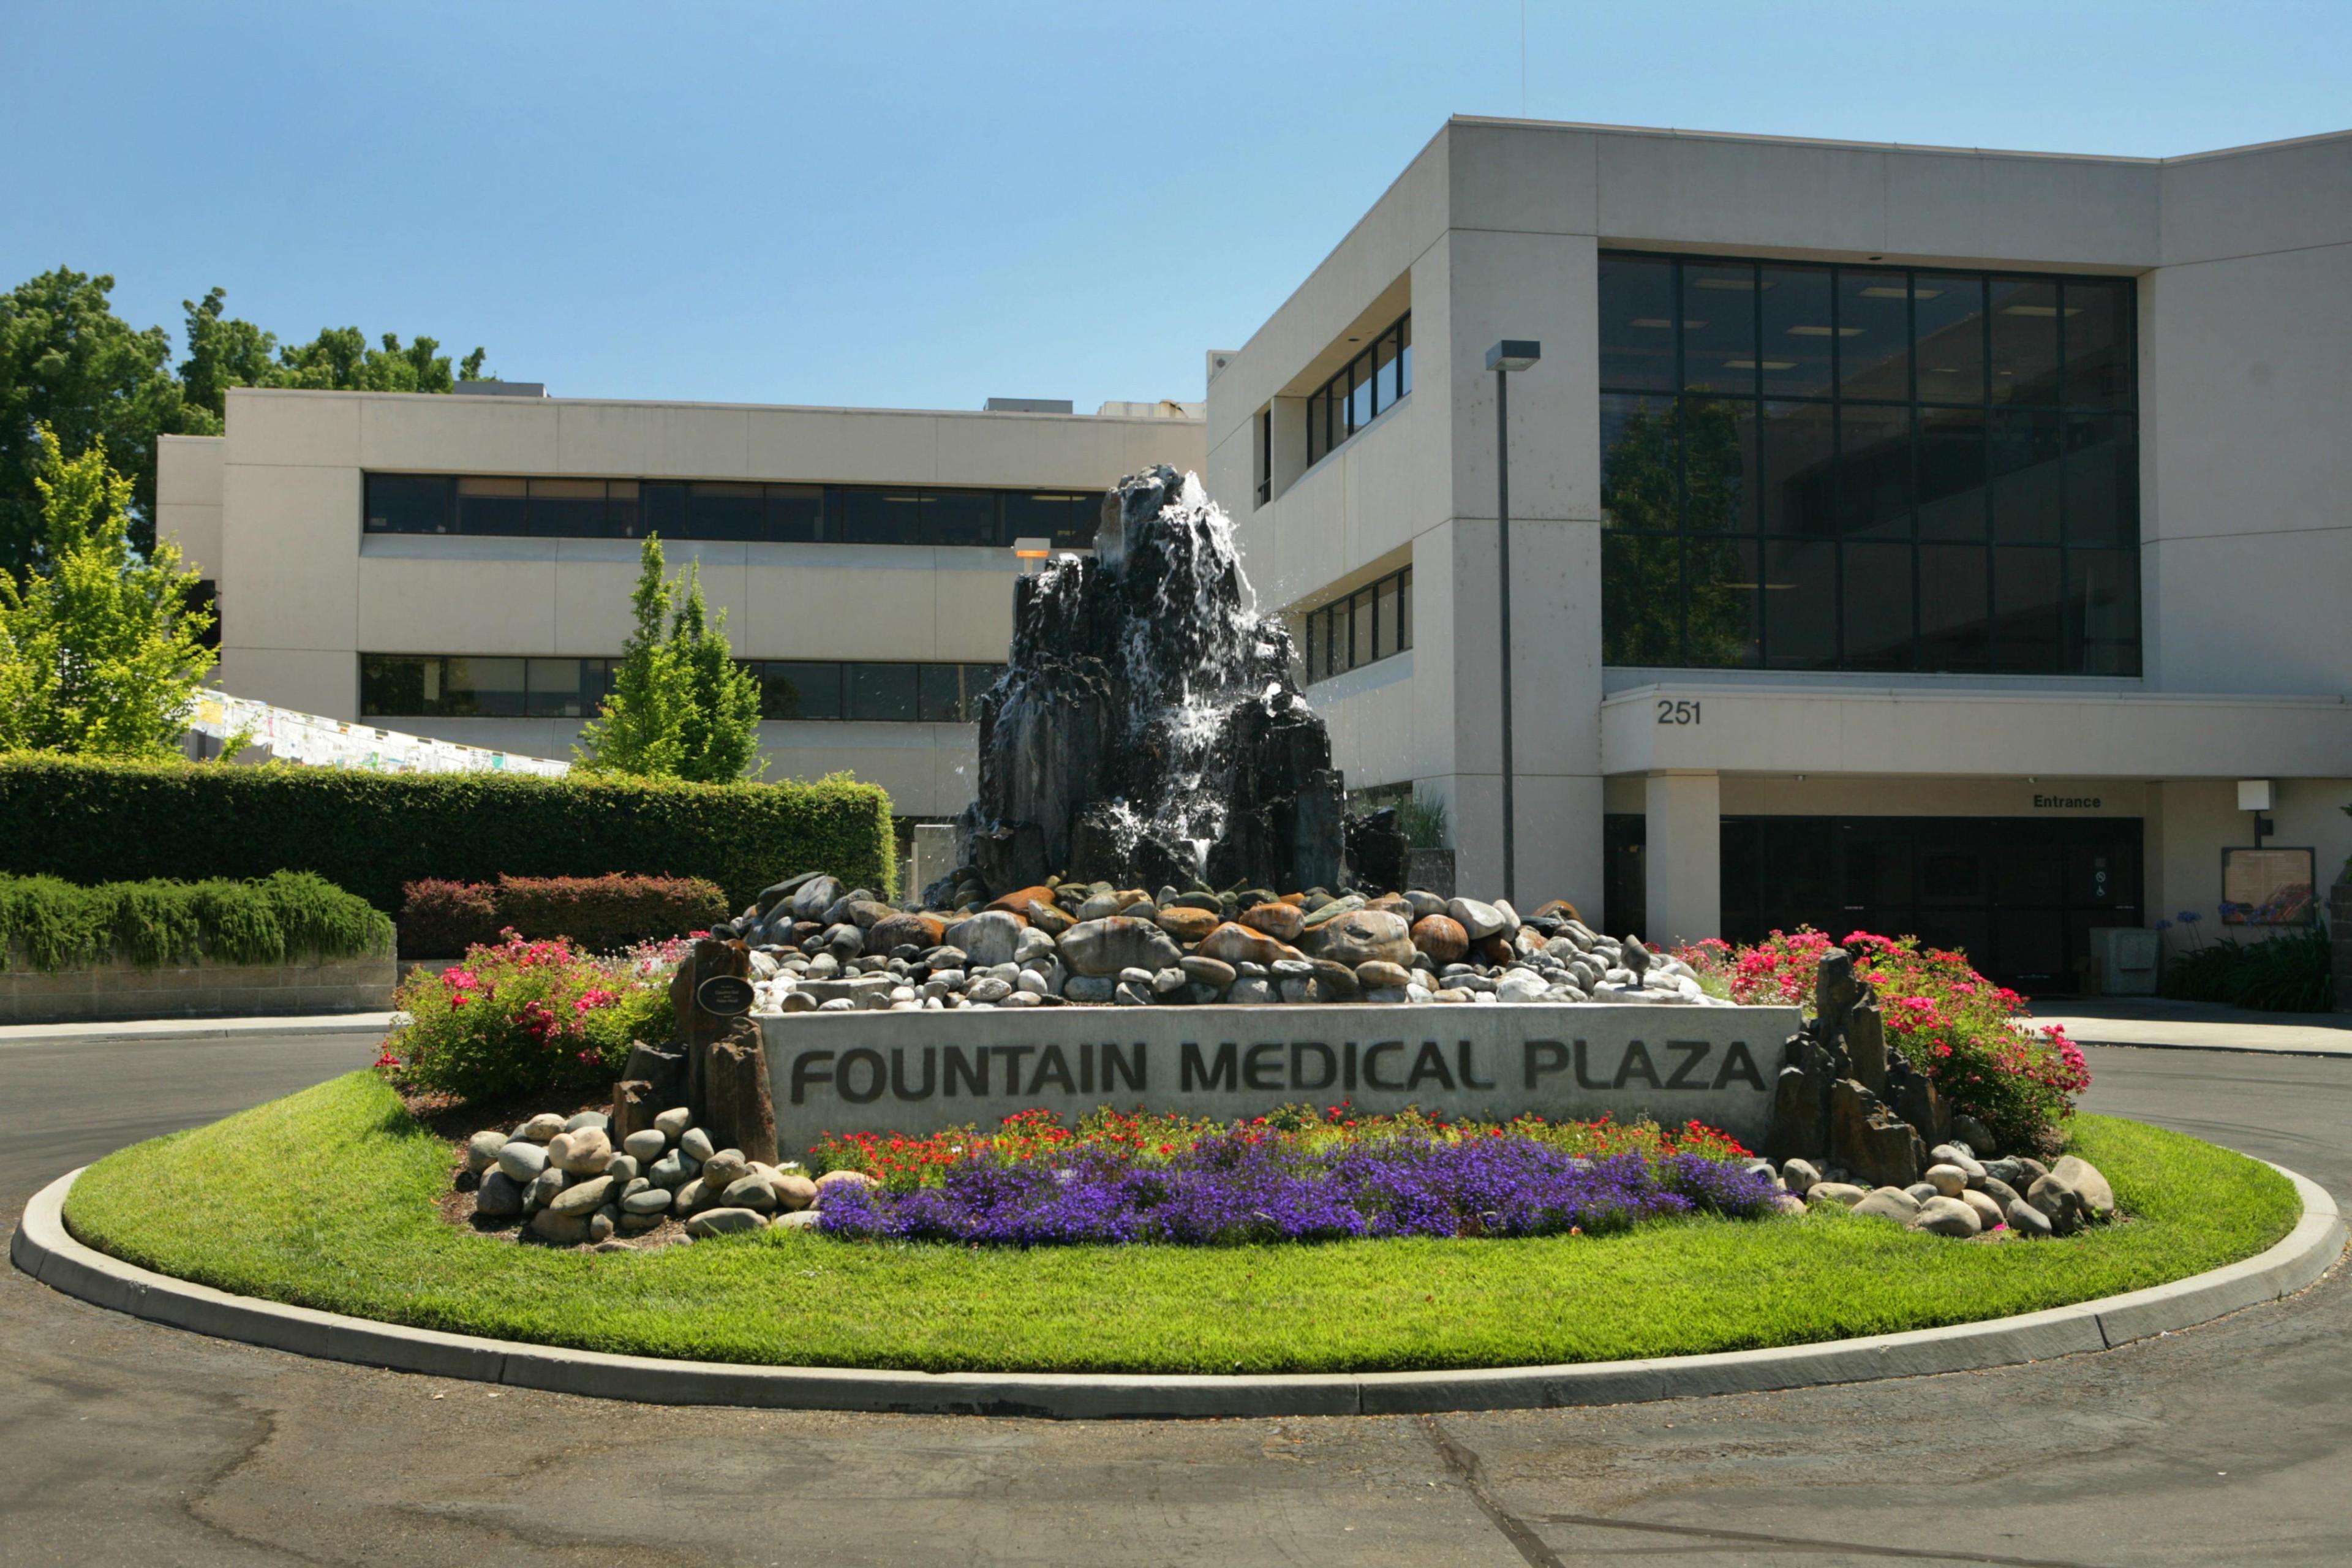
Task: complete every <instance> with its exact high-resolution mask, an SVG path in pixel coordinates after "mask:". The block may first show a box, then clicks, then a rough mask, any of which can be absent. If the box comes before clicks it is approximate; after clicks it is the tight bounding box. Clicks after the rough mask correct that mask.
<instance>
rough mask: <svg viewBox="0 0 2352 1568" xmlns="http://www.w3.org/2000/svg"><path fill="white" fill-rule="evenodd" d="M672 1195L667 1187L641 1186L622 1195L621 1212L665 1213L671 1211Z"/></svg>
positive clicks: (637, 1213)
mask: <svg viewBox="0 0 2352 1568" xmlns="http://www.w3.org/2000/svg"><path fill="white" fill-rule="evenodd" d="M671 1195H672V1194H670V1192H669V1190H668V1189H667V1188H666V1187H641V1188H639V1189H638V1190H637V1191H635V1192H634V1193H627V1194H623V1195H622V1198H621V1212H622V1213H623V1214H625V1215H633V1214H635V1215H665V1214H667V1213H669V1205H670V1198H671Z"/></svg>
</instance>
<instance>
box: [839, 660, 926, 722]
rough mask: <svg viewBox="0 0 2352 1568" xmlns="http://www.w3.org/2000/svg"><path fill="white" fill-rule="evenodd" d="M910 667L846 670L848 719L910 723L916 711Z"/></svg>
mask: <svg viewBox="0 0 2352 1568" xmlns="http://www.w3.org/2000/svg"><path fill="white" fill-rule="evenodd" d="M917 668H919V667H918V666H915V665H911V664H853V665H851V666H850V667H849V716H850V717H851V718H852V719H861V720H881V721H891V722H898V723H910V722H912V721H913V720H914V718H915V714H916V710H917V702H916V696H915V688H916V673H915V672H916V670H917Z"/></svg>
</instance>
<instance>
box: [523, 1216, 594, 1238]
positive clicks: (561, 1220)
mask: <svg viewBox="0 0 2352 1568" xmlns="http://www.w3.org/2000/svg"><path fill="white" fill-rule="evenodd" d="M530 1233H531V1235H533V1236H535V1237H539V1238H540V1239H541V1241H551V1242H553V1243H555V1244H556V1245H557V1246H558V1247H577V1246H579V1245H580V1244H581V1243H582V1242H583V1241H586V1240H587V1239H588V1216H587V1215H572V1214H557V1213H556V1212H555V1211H554V1210H553V1209H541V1210H540V1211H539V1212H538V1213H537V1214H535V1215H531V1216H530Z"/></svg>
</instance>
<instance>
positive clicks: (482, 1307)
mask: <svg viewBox="0 0 2352 1568" xmlns="http://www.w3.org/2000/svg"><path fill="white" fill-rule="evenodd" d="M2074 1136H2075V1142H2074V1149H2075V1151H2076V1152H2079V1153H2081V1154H2082V1155H2083V1156H2084V1158H2086V1159H2088V1160H2090V1161H2091V1162H2092V1163H2095V1164H2096V1165H2097V1166H2098V1167H2099V1168H2100V1169H2101V1170H2102V1171H2104V1172H2105V1173H2106V1174H2107V1177H2108V1179H2109V1180H2110V1181H2111V1182H2113V1184H2115V1188H2116V1196H2117V1200H2118V1201H2119V1202H2120V1203H2121V1204H2122V1205H2124V1207H2125V1209H2126V1211H2127V1212H2128V1213H2129V1214H2131V1215H2133V1218H2132V1220H2131V1221H2130V1223H2128V1224H2125V1225H2119V1226H2112V1227H2109V1228H2106V1229H2104V1230H2100V1231H2097V1232H2093V1233H2088V1234H2085V1235H2083V1236H2079V1237H2073V1238H2070V1239H2066V1240H2060V1241H2051V1242H2041V1243H2028V1242H2021V1241H2019V1242H2003V1243H2000V1244H1997V1245H1990V1246H1988V1245H1977V1244H1969V1243H1962V1242H1952V1241H1948V1240H1942V1239H1939V1238H1937V1237H1927V1236H1919V1235H1914V1234H1911V1233H1908V1232H1906V1231H1904V1230H1901V1229H1899V1228H1898V1227H1896V1226H1894V1225H1892V1224H1889V1223H1887V1222H1885V1221H1880V1220H1872V1219H1858V1218H1855V1217H1853V1216H1852V1215H1847V1214H1845V1213H1843V1212H1842V1211H1841V1212H1838V1213H1834V1214H1808V1215H1802V1216H1780V1217H1775V1218H1772V1219H1769V1220H1764V1221H1748V1222H1741V1221H1729V1220H1715V1219H1695V1220H1688V1221H1676V1222H1672V1223H1666V1224H1659V1225H1653V1226H1645V1227H1643V1228H1641V1229H1638V1230H1636V1231H1634V1232H1633V1233H1632V1234H1630V1235H1623V1236H1615V1237H1547V1238H1542V1239H1536V1240H1524V1241H1427V1240H1411V1241H1367V1242H1344V1243H1337V1244H1328V1245H1321V1246H1278V1247H1231V1248H1182V1247H1132V1248H1118V1247H1066V1248H1041V1249H1039V1250H1036V1251H1033V1252H1012V1251H995V1250H982V1249H977V1248H958V1247H938V1246H906V1245H883V1246H877V1245H870V1244H845V1243H841V1242H835V1241H827V1240H825V1239H824V1238H822V1237H813V1236H809V1235H806V1234H803V1233H792V1232H767V1233H763V1234H761V1235H758V1236H751V1237H730V1238H727V1239H724V1240H719V1241H701V1242H696V1243H694V1244H692V1245H691V1246H678V1247H669V1248H667V1249H665V1250H662V1251H659V1252H651V1253H643V1254H617V1253H616V1254H602V1255H599V1254H589V1253H581V1252H573V1251H557V1250H553V1249H551V1248H546V1247H518V1246H515V1245H513V1244H512V1243H510V1242H508V1241H506V1240H503V1239H500V1238H496V1237H482V1236H477V1235H474V1234H472V1233H470V1232H467V1231H463V1230H459V1229H457V1228H455V1227H453V1226H449V1225H448V1224H446V1222H444V1221H443V1220H442V1219H441V1218H440V1217H439V1215H438V1214H437V1212H436V1200H438V1199H439V1198H440V1197H441V1196H442V1195H443V1194H445V1193H446V1191H447V1189H448V1185H449V1176H450V1171H451V1165H452V1162H451V1153H450V1150H449V1147H448V1145H446V1143H443V1142H440V1141H439V1140H438V1139H436V1138H435V1137H433V1136H432V1135H431V1134H430V1133H428V1132H426V1131H424V1130H422V1129H421V1128H419V1127H417V1126H416V1125H415V1123H413V1122H412V1121H410V1120H409V1118H408V1117H407V1115H406V1113H405V1112H404V1110H403V1109H402V1107H401V1103H400V1101H399V1100H398V1099H397V1098H395V1097H394V1094H393V1092H392V1091H391V1090H390V1089H387V1088H386V1087H384V1086H383V1084H382V1083H381V1082H379V1081H378V1080H377V1079H375V1078H374V1077H373V1076H372V1075H370V1074H367V1073H354V1074H352V1075H351V1076H350V1077H348V1078H341V1079H334V1080H333V1081H331V1082H329V1083H324V1084H321V1085H320V1086H319V1087H318V1088H316V1089H308V1090H305V1091H304V1092H302V1093H300V1094H297V1095H294V1096H291V1097H290V1098H289V1099H286V1100H277V1101H274V1102H273V1103H271V1104H268V1105H264V1106H261V1107H258V1108H257V1109H256V1110H249V1111H247V1112H245V1113H244V1114H242V1115H239V1116H234V1117H231V1118H229V1119H228V1120H227V1121H220V1122H215V1124H213V1125H212V1126H209V1127H203V1128H198V1129H196V1130H194V1131H189V1132H182V1133H176V1134H173V1136H171V1137H168V1138H159V1139H156V1140H154V1141H153V1142H148V1143H141V1144H138V1145H135V1146H134V1147H131V1148H129V1149H125V1150H122V1151H121V1152H118V1153H114V1154H111V1155H109V1156H108V1157H107V1158H106V1159H104V1160H101V1161H100V1162H99V1163H97V1164H96V1165H94V1166H92V1167H91V1168H90V1170H89V1173H87V1174H85V1175H84V1176H83V1177H82V1178H81V1180H80V1181H79V1183H77V1184H75V1187H74V1191H73V1195H72V1197H71V1199H70V1200H69V1201H68V1204H67V1205H66V1220H67V1223H68V1225H69V1226H71V1228H72V1230H73V1232H74V1234H75V1235H76V1236H78V1237H80V1238H81V1239H82V1240H83V1241H85V1242H87V1243H89V1245H91V1246H94V1247H100V1248H103V1249H104V1250H106V1251H108V1252H110V1253H112V1254H114V1255H115V1256H117V1257H119V1258H127V1259H129V1260H130V1261H131V1262H134V1263H138V1264H142V1265H143V1266H145V1267H147V1268H154V1269H158V1270H160V1271H162V1272H164V1273H168V1274H176V1275H180V1276H183V1277H184V1278H187V1279H197V1280H202V1281H203V1282H204V1283H205V1284H208V1285H213V1286H217V1287H219V1288H220V1289H226V1290H234V1291H238V1292H241V1293H244V1294H247V1295H254V1296H263V1297H268V1298H271V1299H274V1300H280V1301H289V1302H296V1303H299V1304H300V1305H302V1306H306V1307H318V1308H324V1309H326V1310H331V1311H337V1312H349V1313H353V1314H356V1315H359V1316H362V1317H369V1318H380V1319H384V1320H388V1321H394V1322H402V1323H411V1324H415V1325H418V1326H420V1327H424V1328H432V1329H446V1330H455V1331H462V1332H467V1333H476V1334H488V1335H491V1336H495V1337H498V1338H501V1339H516V1340H538V1341H543V1342H549V1343H555V1344H565V1345H573V1346H578V1347H582V1348H584V1349H588V1350H596V1351H614V1352H633V1353H635V1354H641V1355H658V1356H679V1357H687V1358H692V1359H700V1360H710V1361H739V1362H764V1363H780V1364H793V1365H803V1366H870V1367H899V1368H913V1369H921V1370H927V1371H950V1370H999V1371H1013V1370H1020V1371H1054V1372H1171V1373H1178V1372H1181V1373H1218V1372H1258V1373H1273V1372H1336V1371H1392V1370H1408V1369H1418V1368H1432V1367H1472V1366H1502V1365H1513V1364H1527V1363H1549V1362H1579V1361H1606V1360H1614V1359H1618V1358H1621V1357H1628V1356H1657V1355H1680V1354H1690V1353H1696V1352H1706V1351H1728V1350H1746V1349H1752V1348H1756V1347H1759V1346H1765V1345H1785V1344H1793V1343H1800V1342H1808V1341H1818V1340H1831V1339H1842V1338H1845V1337H1848V1336H1851V1335H1856V1334H1874V1333H1883V1332H1886V1331H1893V1330H1898V1329H1918V1328H1927V1327H1931V1326H1934V1325H1936V1324H1939V1323H1952V1322H1965V1321H1970V1320H1974V1319H1980V1318H1992V1317H2000V1316H2005V1315H2007V1314H2010V1313H2014V1312H2026V1311H2033V1310H2039V1309H2042V1308H2045V1307H2056V1306H2063V1305H2064V1304H2066V1303H2068V1302H2073V1301H2081V1300H2089V1299H2091V1298H2094V1297H2098V1296H2106V1295H2112V1294H2114V1293H2116V1292H2117V1291H2121V1290H2130V1289H2138V1288H2140V1287H2143V1286H2147V1285H2154V1284H2158V1283H2161V1282H2163V1281H2165V1280H2168V1279H2179V1278H2181V1277H2182V1276H2184V1275H2189V1274H2194V1273H2198V1272H2200V1271H2201V1270H2203V1269H2207V1268H2215V1267H2217V1266H2219V1265H2221V1264H2224V1263H2229V1262H2232V1261H2235V1260H2236V1259H2238V1258H2245V1257H2248V1256H2250V1255H2251V1254H2252V1253H2255V1252H2258V1251H2260V1250H2262V1249H2263V1247H2268V1246H2270V1245H2271V1244H2272V1243H2273V1242H2274V1241H2276V1240H2278V1238H2279V1237H2282V1236H2284V1234H2285V1233H2286V1232H2287V1230H2288V1229H2289V1228H2290V1227H2291V1226H2293V1225H2294V1221H2295V1219H2296V1217H2297V1215H2298V1214H2299V1212H2300V1210H2299V1205H2298V1204H2297V1200H2296V1198H2295V1194H2294V1188H2293V1186H2292V1185H2291V1184H2289V1183H2287V1182H2286V1181H2285V1180H2284V1178H2282V1177H2281V1176H2279V1175H2278V1174H2277V1173H2274V1172H2273V1171H2271V1170H2270V1169H2269V1168H2268V1167H2266V1166H2263V1165H2261V1164H2259V1163H2256V1162H2254V1161H2252V1160H2249V1159H2247V1158H2245V1157H2244V1156H2242V1155H2240V1154H2234V1153H2231V1152H2229V1151H2227V1150H2224V1149H2219V1148H2216V1147H2214V1146H2213V1145H2211V1144H2210V1143H2203V1142H2198V1141H2197V1140H2195V1139H2193V1138H2188V1137H2184V1136H2182V1135H2180V1134H2179V1133H2176V1132H2168V1131H2162V1130H2160V1129H2158V1128H2153V1127H2148V1126H2145V1125H2142V1124H2140V1123H2137V1122H2130V1121H2116V1120H2114V1119H2111V1118H2107V1117H2097V1116H2085V1117H2083V1118H2080V1119H2079V1120H2078V1121H2077V1123H2076V1126H2075V1135H2074Z"/></svg>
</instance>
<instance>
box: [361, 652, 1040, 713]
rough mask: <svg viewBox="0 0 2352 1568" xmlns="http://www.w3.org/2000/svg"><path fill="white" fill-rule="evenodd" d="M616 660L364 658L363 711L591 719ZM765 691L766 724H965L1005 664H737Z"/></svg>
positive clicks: (750, 661) (372, 655)
mask: <svg viewBox="0 0 2352 1568" xmlns="http://www.w3.org/2000/svg"><path fill="white" fill-rule="evenodd" d="M620 662H621V661H620V660H619V659H617V658H477V657H472V656H468V655H464V654H456V655H439V654H390V653H369V654H362V655H361V656H360V711H361V713H362V714H363V715H365V716H366V717H368V718H371V719H376V718H385V719H526V718H528V719H541V718H546V719H589V718H593V717H595V715H596V713H597V711H598V710H600V709H601V708H602V707H603V706H604V697H605V694H606V693H607V692H608V691H610V690H611V689H612V681H613V675H614V671H615V670H616V669H617V668H619V666H620ZM736 662H737V663H739V664H740V665H741V666H742V668H745V669H746V670H749V671H750V672H751V678H752V679H754V680H755V681H757V682H758V683H759V687H760V717H761V718H762V719H800V720H840V719H845V720H855V721H864V722H879V723H909V724H912V723H920V724H968V723H971V722H974V721H977V720H978V719H979V717H980V710H979V702H980V695H981V693H982V692H983V691H986V690H987V689H989V688H990V687H991V686H993V685H994V684H996V678H997V677H998V676H1000V675H1002V674H1003V672H1004V667H1003V665H1001V664H912V663H894V664H884V663H843V662H836V661H832V660H819V659H780V658H771V659H756V658H754V659H739V660H737V661H736Z"/></svg>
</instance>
